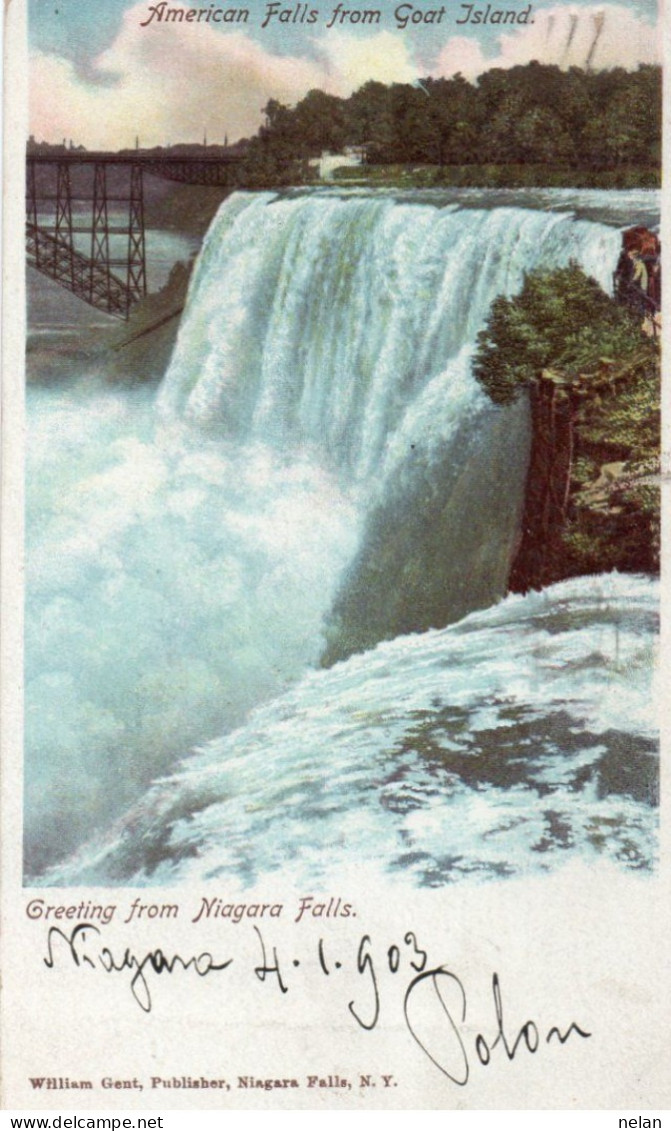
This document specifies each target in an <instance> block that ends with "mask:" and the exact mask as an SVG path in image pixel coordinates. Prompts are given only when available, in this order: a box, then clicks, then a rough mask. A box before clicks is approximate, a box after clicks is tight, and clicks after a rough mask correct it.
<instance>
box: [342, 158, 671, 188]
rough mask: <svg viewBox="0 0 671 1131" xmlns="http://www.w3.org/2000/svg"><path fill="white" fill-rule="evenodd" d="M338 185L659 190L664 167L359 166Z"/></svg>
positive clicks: (345, 172) (348, 171)
mask: <svg viewBox="0 0 671 1131" xmlns="http://www.w3.org/2000/svg"><path fill="white" fill-rule="evenodd" d="M331 177H332V179H333V180H334V181H335V182H336V183H339V184H348V185H368V186H369V187H371V188H374V187H378V188H503V189H506V188H507V189H516V188H574V189H637V188H660V186H661V169H659V168H655V167H649V168H640V167H637V166H633V165H632V166H623V167H622V168H619V169H573V168H570V167H568V166H561V165H559V166H556V167H555V166H549V165H526V164H525V165H443V166H439V165H366V166H363V165H360V166H356V167H354V168H348V167H341V168H335V169H334V170H333V172H332V174H331Z"/></svg>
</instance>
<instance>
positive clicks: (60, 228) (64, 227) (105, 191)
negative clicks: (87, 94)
mask: <svg viewBox="0 0 671 1131" xmlns="http://www.w3.org/2000/svg"><path fill="white" fill-rule="evenodd" d="M235 164H236V160H235V159H234V158H232V157H226V156H223V157H222V156H221V155H219V156H216V157H215V156H213V157H208V156H205V155H204V156H203V157H195V158H194V157H190V156H184V157H181V156H176V155H174V154H166V155H163V156H154V155H151V156H150V155H146V154H134V155H133V156H129V155H126V154H112V153H110V154H108V153H100V154H95V153H90V152H86V151H75V152H66V153H63V154H58V155H55V156H51V155H28V157H27V159H26V254H27V258H28V262H29V264H31V266H33V267H35V268H36V269H37V270H38V271H40V272H41V273H42V274H44V275H47V276H48V277H49V278H50V279H53V280H54V281H55V282H57V283H58V284H59V285H60V286H62V287H65V288H66V289H67V290H69V291H71V292H72V293H73V294H75V295H77V297H78V298H80V299H83V301H84V302H86V303H88V304H89V305H90V306H93V307H95V308H96V309H98V310H104V311H105V312H106V313H107V314H111V315H114V316H115V317H117V318H124V319H127V318H128V315H129V312H130V309H131V307H132V306H133V305H134V304H135V303H136V302H138V301H139V300H140V299H142V298H144V296H145V295H146V293H147V256H146V243H145V217H144V183H143V176H144V173H145V172H148V173H150V174H152V175H153V176H158V177H163V178H166V179H168V180H172V181H178V182H180V183H182V184H200V185H216V186H219V187H228V186H231V185H232V184H234V183H235V179H234V175H233V167H234V165H235ZM75 165H76V166H80V165H86V166H91V167H92V177H91V183H90V188H89V190H88V192H87V194H86V195H85V196H82V193H81V189H78V190H77V194H76V201H77V203H81V202H82V201H84V202H85V203H90V205H91V212H90V221H89V222H88V223H87V222H86V221H85V219H84V218H82V216H81V214H80V213H79V212H75V217H76V222H75V221H74V220H73V201H74V200H75V196H74V195H73V191H72V178H71V169H72V167H73V166H75ZM41 166H51V167H52V169H53V168H55V181H56V192H55V194H54V193H53V192H51V193H49V192H47V193H45V192H43V191H41V186H40V185H39V184H38V177H37V169H38V168H39V167H41ZM110 167H114V168H117V169H118V168H119V167H123V168H125V169H127V170H128V189H127V192H126V193H125V194H124V195H123V196H119V195H118V190H116V189H115V191H114V192H113V193H110V191H109V184H108V170H109V169H110ZM49 179H50V180H51V182H53V179H54V178H53V174H52V176H51V177H50V178H49ZM116 180H117V181H118V177H117V178H116ZM120 205H123V206H124V208H125V209H127V212H126V220H125V222H124V223H121V224H119V223H118V222H111V221H110V212H118V211H119V206H120ZM50 206H53V207H50ZM86 237H88V238H86ZM120 239H124V241H125V242H124V244H123V254H121V252H120V250H119V240H120Z"/></svg>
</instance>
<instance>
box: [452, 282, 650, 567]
mask: <svg viewBox="0 0 671 1131" xmlns="http://www.w3.org/2000/svg"><path fill="white" fill-rule="evenodd" d="M474 372H475V375H476V377H477V379H478V380H479V381H480V383H481V384H482V386H483V388H484V389H485V390H486V391H487V393H488V394H489V396H490V397H491V399H492V400H494V401H495V402H496V403H497V404H501V405H505V404H509V403H511V402H512V401H514V400H515V399H516V397H518V396H519V395H520V393H521V392H522V391H523V390H528V391H530V394H531V404H532V421H533V427H534V436H533V445H534V449H535V453H536V457H537V459H536V464H535V466H536V468H539V467H542V466H543V465H544V462H545V463H547V461H546V460H544V456H543V448H544V447H545V448H546V449H547V450H548V452H552V451H553V450H554V449H553V444H554V443H555V442H556V437H553V436H552V434H551V433H549V432H548V427H549V420H552V419H554V418H555V414H556V418H557V419H560V418H561V419H563V421H564V422H565V424H564V427H565V428H566V427H568V429H569V432H570V435H571V437H572V440H571V446H572V451H570V452H569V453H565V457H566V466H567V469H568V473H569V497H568V506H567V507H566V508H564V509H562V510H561V512H558V514H557V517H556V518H555V519H551V520H550V526H549V527H547V522H546V531H545V533H544V535H543V536H538V537H534V524H535V523H536V522H537V521H538V516H537V515H535V514H534V513H533V507H531V508H529V504H528V506H527V509H528V512H529V513H527V514H526V515H525V527H526V528H527V529H531V535H530V537H529V538H528V539H527V543H528V545H527V556H528V560H529V562H531V563H532V564H531V565H530V566H529V568H528V570H527V571H526V572H525V568H523V569H522V571H521V573H522V575H523V576H524V577H525V579H526V583H527V584H531V585H533V584H538V583H542V584H548V583H550V582H551V581H557V580H560V579H562V578H564V577H569V576H573V575H575V574H580V573H591V572H596V571H600V570H606V569H619V570H637V571H638V570H643V571H655V570H657V569H658V568H659V553H660V513H659V511H660V507H659V451H660V354H659V347H658V344H657V342H656V341H655V340H654V339H652V338H650V337H649V336H648V335H647V334H646V333H644V332H643V329H642V325H641V319H640V317H636V316H634V315H633V314H632V313H631V312H630V311H629V310H628V309H627V308H624V307H622V306H619V305H618V304H617V303H616V302H615V301H614V299H611V298H610V297H609V296H608V295H606V294H605V293H604V292H603V291H602V290H601V288H600V287H599V286H598V284H597V283H596V282H595V281H594V279H590V278H588V276H586V275H585V274H584V273H583V272H582V271H581V270H580V268H579V267H578V266H577V265H576V264H570V265H569V266H568V267H565V268H560V269H558V270H555V271H536V272H532V273H531V274H529V275H528V276H527V277H526V279H525V283H524V287H523V289H522V291H521V293H520V294H519V295H517V296H516V297H514V298H498V299H496V300H495V302H494V303H493V306H492V309H491V312H490V316H489V319H488V322H487V326H486V328H485V329H484V330H483V331H482V332H481V334H480V335H479V342H478V350H477V354H476V358H475V363H474ZM548 396H549V397H550V398H551V403H552V404H553V405H554V408H553V409H552V416H551V417H550V418H549V417H548V407H547V406H548V403H549V402H548ZM566 435H568V432H567V433H566ZM556 458H557V457H556V455H551V456H550V457H549V459H550V463H552V461H554V460H555V459H556ZM532 466H534V463H533V458H532ZM530 474H531V473H530ZM536 474H538V471H537V472H536ZM542 496H543V488H542V484H539V483H537V482H535V483H528V485H527V499H528V500H529V499H532V498H534V497H535V498H539V497H542ZM546 497H547V496H546ZM546 518H547V515H546ZM543 537H544V538H545V543H544V544H542V538H543ZM539 538H540V541H539ZM539 571H540V574H539Z"/></svg>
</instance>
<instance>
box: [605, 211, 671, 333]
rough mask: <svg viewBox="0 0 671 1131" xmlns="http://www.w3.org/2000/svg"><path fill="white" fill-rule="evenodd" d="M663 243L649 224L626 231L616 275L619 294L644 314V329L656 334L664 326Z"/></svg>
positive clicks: (617, 297)
mask: <svg viewBox="0 0 671 1131" xmlns="http://www.w3.org/2000/svg"><path fill="white" fill-rule="evenodd" d="M660 256H661V245H660V242H659V238H658V236H657V235H655V233H654V232H651V231H650V230H649V229H648V228H644V227H643V226H638V227H635V228H628V229H627V230H626V231H625V232H623V233H622V250H621V252H620V256H619V259H618V261H617V267H616V268H615V273H614V276H613V282H614V291H615V297H616V299H617V301H618V302H620V303H622V304H623V305H625V306H629V307H631V308H632V310H634V311H635V312H636V313H637V314H640V315H641V316H642V317H643V329H644V330H645V331H646V333H648V334H652V335H655V334H656V333H657V332H658V331H659V329H660V328H661V314H660V311H661V300H662V294H661V268H660Z"/></svg>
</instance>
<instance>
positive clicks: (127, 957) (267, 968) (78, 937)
mask: <svg viewBox="0 0 671 1131" xmlns="http://www.w3.org/2000/svg"><path fill="white" fill-rule="evenodd" d="M254 931H255V932H256V935H257V945H258V950H257V954H258V961H257V962H256V964H255V965H253V967H252V970H253V973H254V975H255V977H256V978H257V979H258V981H259V982H261V983H263V984H265V985H274V986H275V988H276V989H277V990H279V992H280V993H281V994H282V995H285V994H287V993H288V992H289V984H288V979H287V974H286V968H287V965H288V964H285V963H284V960H283V959H280V957H279V955H278V951H277V947H276V946H272V947H268V946H267V945H266V942H265V940H264V938H263V935H262V933H261V931H260V930H259V928H258V927H257V926H254ZM101 935H102V930H101V928H99V927H96V926H95V925H94V924H92V923H77V925H76V926H75V927H74V928H73V929H72V930H71V931H70V932H69V933H68V932H67V931H63V930H61V928H60V927H56V926H52V927H50V928H49V930H48V933H47V954H46V957H45V958H44V964H45V966H46V967H47V968H48V969H49V970H55V969H56V968H57V959H58V958H59V956H60V960H62V959H63V958H65V960H66V961H67V960H68V959H69V960H71V962H72V963H73V964H74V965H75V967H78V968H90V969H94V970H101V971H103V972H104V973H106V974H120V973H122V972H124V971H128V972H130V974H131V978H130V983H129V985H130V990H131V993H132V995H133V997H134V998H135V1001H136V1002H137V1004H138V1005H139V1006H140V1008H141V1009H142V1010H143V1011H144V1012H145V1013H150V1012H151V1010H152V1006H153V1001H152V995H151V990H150V985H149V980H148V976H149V975H151V974H155V975H162V974H163V975H166V974H167V975H172V974H176V973H178V972H185V971H191V972H193V973H195V974H196V975H197V976H198V977H200V978H205V977H209V976H210V975H211V974H219V973H221V972H223V971H224V970H230V968H231V967H232V965H233V962H234V959H233V958H232V957H231V958H226V959H225V960H224V961H215V958H214V956H213V955H212V954H211V953H210V952H209V951H202V952H200V953H199V954H192V955H190V956H188V957H186V956H183V955H181V954H176V953H175V954H172V955H168V954H166V953H165V951H164V950H163V949H161V948H157V949H155V950H150V951H147V952H146V953H145V954H141V955H137V954H135V953H134V952H133V951H132V950H131V949H130V948H129V947H126V948H124V949H123V950H122V951H120V952H118V953H114V952H113V951H112V950H111V949H110V947H109V946H105V945H103V943H102V939H101ZM291 965H293V966H298V965H299V962H298V961H297V960H294V961H293V963H291ZM341 968H342V963H341V962H339V961H331V960H330V959H329V958H328V956H327V953H326V946H325V942H324V939H323V938H320V939H319V942H318V946H317V949H316V963H315V969H316V970H318V971H320V972H321V974H322V975H324V976H325V977H330V976H331V974H332V973H335V972H336V971H338V970H340V969H341ZM354 971H355V972H356V975H357V978H360V979H361V982H362V983H363V984H365V986H366V989H365V990H364V991H363V993H364V995H365V996H364V1000H363V1001H362V1000H357V999H356V998H352V1000H351V1001H349V1002H348V1006H347V1008H348V1010H349V1013H350V1014H351V1016H352V1017H353V1019H354V1021H355V1022H356V1024H357V1025H359V1026H360V1027H361V1028H362V1029H364V1030H367V1031H369V1032H372V1031H373V1030H374V1029H375V1028H376V1027H377V1026H378V1024H379V1021H380V1014H381V1010H382V994H381V988H380V987H381V977H380V975H381V972H382V971H381V970H380V968H379V965H378V964H377V963H376V960H375V957H374V948H373V944H372V940H371V936H370V935H367V934H364V935H362V936H361V938H360V940H359V943H358V948H357V955H356V963H355V966H354ZM384 971H385V972H386V973H390V974H392V975H399V976H400V979H401V984H402V985H404V991H403V1000H402V1011H403V1018H404V1021H405V1025H406V1027H407V1030H408V1032H409V1033H410V1035H411V1036H412V1038H413V1040H415V1041H416V1043H417V1044H418V1046H419V1048H420V1049H421V1050H422V1052H423V1053H424V1055H425V1056H426V1057H428V1059H429V1060H430V1061H431V1062H432V1064H434V1065H435V1067H436V1068H437V1069H438V1070H439V1072H442V1074H443V1075H444V1076H446V1077H447V1079H448V1080H450V1081H452V1083H454V1084H457V1085H459V1086H460V1087H463V1086H464V1085H466V1084H467V1083H468V1080H469V1077H470V1073H471V1065H472V1064H473V1063H474V1059H473V1053H474V1054H475V1060H477V1061H478V1062H479V1063H480V1064H481V1065H483V1066H485V1067H486V1066H487V1065H489V1064H490V1063H491V1062H492V1059H493V1057H494V1055H495V1054H496V1055H497V1056H499V1058H500V1057H505V1058H506V1059H507V1060H508V1061H513V1060H514V1059H515V1057H516V1056H517V1055H518V1053H519V1052H521V1051H522V1050H526V1051H527V1052H528V1053H530V1054H531V1055H535V1054H536V1053H537V1052H538V1051H539V1050H540V1049H541V1048H542V1047H543V1046H544V1045H550V1044H552V1043H553V1042H554V1043H556V1044H558V1045H560V1046H562V1045H564V1044H566V1042H567V1041H568V1040H569V1039H570V1038H577V1039H581V1040H588V1039H589V1038H590V1037H591V1036H592V1034H591V1033H590V1032H588V1031H587V1030H586V1029H585V1028H583V1027H582V1026H581V1025H579V1024H578V1022H577V1021H570V1022H569V1023H568V1024H565V1025H564V1027H563V1028H560V1027H559V1025H557V1024H552V1025H550V1026H549V1027H547V1028H545V1027H543V1026H542V1025H540V1024H539V1023H538V1022H537V1021H535V1020H532V1019H529V1020H527V1021H525V1022H524V1023H523V1024H522V1025H521V1026H519V1027H517V1028H516V1027H515V1026H510V1025H509V1024H506V1022H505V1020H504V1009H503V995H502V990H501V981H500V978H499V975H498V974H497V973H493V974H492V975H491V993H492V1006H493V1017H492V1020H491V1029H488V1030H487V1032H486V1033H485V1032H478V1033H477V1036H476V1037H475V1040H474V1041H471V1038H470V1037H469V1035H468V1033H467V1031H466V1021H467V1015H468V1002H467V994H466V988H465V985H464V983H463V981H462V980H461V978H460V977H459V976H458V974H457V973H456V972H455V971H454V970H452V969H451V968H450V967H449V966H448V965H447V964H446V963H441V964H439V965H430V964H429V956H428V952H427V951H425V950H424V949H422V947H421V946H420V945H419V943H418V941H417V938H416V936H415V933H414V932H413V931H408V932H406V934H405V935H404V936H403V942H402V945H396V944H392V945H391V946H389V947H388V948H387V949H386V953H385V956H384ZM404 979H405V981H404ZM470 1028H471V1030H472V1027H470Z"/></svg>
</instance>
